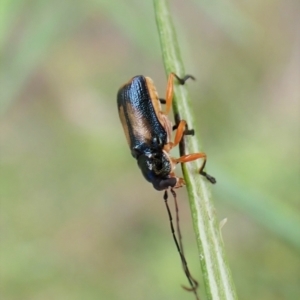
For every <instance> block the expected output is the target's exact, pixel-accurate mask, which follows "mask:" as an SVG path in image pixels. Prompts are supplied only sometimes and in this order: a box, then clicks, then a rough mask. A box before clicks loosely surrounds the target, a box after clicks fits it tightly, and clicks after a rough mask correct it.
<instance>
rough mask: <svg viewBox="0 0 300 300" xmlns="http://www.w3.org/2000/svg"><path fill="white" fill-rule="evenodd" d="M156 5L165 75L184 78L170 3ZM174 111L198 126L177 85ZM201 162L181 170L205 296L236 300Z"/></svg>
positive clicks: (194, 148)
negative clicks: (200, 173) (171, 73)
mask: <svg viewBox="0 0 300 300" xmlns="http://www.w3.org/2000/svg"><path fill="white" fill-rule="evenodd" d="M153 2H154V10H155V14H156V23H157V27H158V33H159V37H160V43H161V49H162V54H163V61H164V65H165V70H166V73H167V75H168V74H169V73H170V72H175V73H176V74H177V75H178V76H180V77H183V76H184V75H185V71H184V67H183V63H182V60H181V57H180V52H179V47H178V42H177V39H176V35H175V32H174V28H173V24H172V20H171V16H170V13H169V8H168V4H167V1H166V0H153ZM173 110H174V114H175V115H178V114H180V118H181V119H184V120H186V121H187V123H188V125H189V127H190V128H194V127H195V122H194V117H193V114H192V109H191V105H190V101H189V97H188V92H187V89H186V86H182V85H178V84H175V87H174V101H173ZM184 142H185V151H186V152H187V153H197V152H200V150H199V141H198V138H197V135H195V136H194V137H192V138H191V137H187V138H185V141H184ZM181 154H182V153H181ZM201 163H202V161H201V162H200V161H195V162H193V163H188V164H183V165H182V170H183V175H184V179H185V181H186V187H187V191H188V195H189V201H190V207H191V213H192V219H193V226H194V230H195V233H196V239H197V244H198V250H199V259H200V264H201V268H202V272H203V278H204V284H205V289H206V295H207V298H208V299H213V300H217V299H237V295H236V291H235V286H234V283H233V281H232V277H231V273H230V269H229V266H228V264H227V260H226V257H225V250H224V244H223V241H222V236H221V232H220V228H219V225H218V222H217V220H216V216H215V210H214V207H213V203H212V199H211V193H210V190H209V186H208V185H210V183H207V181H206V179H205V178H203V177H202V176H200V175H199V174H198V170H199V168H200V166H201Z"/></svg>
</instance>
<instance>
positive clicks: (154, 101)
mask: <svg viewBox="0 0 300 300" xmlns="http://www.w3.org/2000/svg"><path fill="white" fill-rule="evenodd" d="M145 79H146V84H147V87H148V91H149V94H150V99H151V101H152V105H153V107H154V111H155V114H156V115H157V117H158V119H159V118H160V114H161V112H162V111H161V104H160V101H159V98H158V94H157V91H156V88H155V86H154V83H153V80H152V79H151V78H150V77H145ZM159 121H160V120H159ZM160 123H161V122H160ZM161 124H162V123H161Z"/></svg>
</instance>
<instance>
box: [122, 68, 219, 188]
mask: <svg viewBox="0 0 300 300" xmlns="http://www.w3.org/2000/svg"><path fill="white" fill-rule="evenodd" d="M174 78H176V79H177V80H178V82H179V83H180V84H184V83H185V82H186V80H187V79H189V78H192V79H194V77H193V76H191V75H186V76H185V77H184V78H180V77H178V76H177V75H176V74H175V73H170V75H169V77H168V83H167V92H166V99H165V100H164V99H160V98H159V97H158V94H157V91H156V88H155V86H154V83H153V81H152V79H151V78H149V77H144V76H142V75H138V76H135V77H133V78H132V79H131V80H130V81H129V82H127V83H126V84H124V85H123V86H122V87H121V88H120V89H119V91H118V95H117V103H118V111H119V117H120V121H121V123H122V126H123V129H124V133H125V136H126V139H127V142H128V145H129V147H130V150H131V155H132V156H133V157H134V158H135V159H136V160H137V163H138V166H139V168H140V169H141V171H142V174H143V175H144V177H145V179H146V180H147V181H149V182H151V183H152V185H153V187H154V188H155V189H156V190H158V191H161V190H167V189H168V188H169V187H170V188H180V187H182V186H183V185H185V182H184V180H183V178H180V177H177V176H176V175H175V173H174V170H175V167H176V165H177V164H178V163H185V162H189V161H193V160H196V159H199V158H202V159H203V160H204V162H203V164H202V167H201V168H200V171H199V173H200V174H201V175H203V176H205V177H206V178H207V179H208V180H209V181H210V182H211V183H216V180H215V178H214V177H212V176H210V175H208V174H207V173H206V172H204V171H203V169H204V167H205V163H206V154H205V153H203V152H200V153H193V154H187V155H183V156H181V157H179V158H173V157H171V156H170V154H169V153H170V150H171V149H172V148H174V147H175V146H177V145H178V144H179V142H180V141H181V139H182V137H183V135H184V134H191V133H192V132H193V131H192V130H186V125H187V124H186V121H184V120H181V121H180V122H179V124H178V125H176V126H174V129H176V130H177V131H176V135H175V138H174V142H171V136H172V129H173V126H172V122H171V121H170V120H169V119H168V117H167V115H168V113H169V112H170V110H171V106H172V100H173V90H174V89H173V86H174ZM161 103H165V104H166V109H165V111H162V107H161Z"/></svg>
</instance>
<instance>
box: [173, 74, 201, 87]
mask: <svg viewBox="0 0 300 300" xmlns="http://www.w3.org/2000/svg"><path fill="white" fill-rule="evenodd" d="M173 74H174V76H175V77H176V79H177V80H178V82H179V83H180V84H181V85H184V84H185V82H186V81H187V80H188V79H192V80H196V78H195V77H194V76H193V75H185V76H184V77H183V78H180V77H179V76H178V75H176V74H175V73H173Z"/></svg>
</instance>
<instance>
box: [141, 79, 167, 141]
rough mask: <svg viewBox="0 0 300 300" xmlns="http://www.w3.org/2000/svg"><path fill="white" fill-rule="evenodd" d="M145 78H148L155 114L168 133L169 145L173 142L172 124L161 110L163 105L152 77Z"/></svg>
mask: <svg viewBox="0 0 300 300" xmlns="http://www.w3.org/2000/svg"><path fill="white" fill-rule="evenodd" d="M145 78H146V83H147V87H148V90H149V94H150V98H151V101H152V105H153V108H154V111H155V114H156V116H157V119H158V121H159V123H160V124H161V125H162V126H163V128H164V129H165V130H166V132H167V136H168V138H167V143H168V142H169V141H170V140H171V135H172V122H171V121H170V120H169V119H168V117H167V116H166V115H165V114H164V113H163V112H162V110H161V104H160V101H159V98H158V94H157V91H156V88H155V86H154V83H153V81H152V79H151V78H150V77H145Z"/></svg>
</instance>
